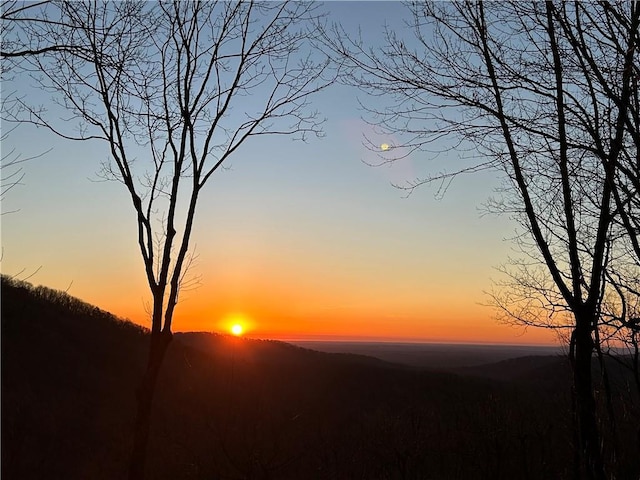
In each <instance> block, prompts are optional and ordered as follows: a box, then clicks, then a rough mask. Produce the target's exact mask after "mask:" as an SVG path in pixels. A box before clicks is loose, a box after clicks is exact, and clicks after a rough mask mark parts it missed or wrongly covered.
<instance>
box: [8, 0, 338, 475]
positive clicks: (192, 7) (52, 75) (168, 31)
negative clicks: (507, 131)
mask: <svg viewBox="0 0 640 480" xmlns="http://www.w3.org/2000/svg"><path fill="white" fill-rule="evenodd" d="M53 8H55V12H54V13H52V12H53V10H51V9H53ZM47 12H48V15H49V18H51V17H52V16H54V14H55V18H56V19H58V20H59V21H58V20H56V21H47V22H31V23H29V24H27V26H26V27H25V28H26V30H25V32H26V34H28V36H29V37H31V38H49V39H51V40H52V41H53V42H54V43H55V42H56V40H57V39H65V41H67V42H69V43H71V44H73V45H75V46H79V47H80V50H79V51H80V52H81V53H80V54H79V53H78V50H74V51H68V50H65V49H62V50H60V49H57V50H54V51H42V52H39V53H40V54H39V55H34V56H28V57H26V60H25V62H23V64H22V68H23V69H24V73H31V78H32V79H33V80H34V81H35V83H36V85H38V86H39V88H42V89H45V90H47V91H49V92H51V94H52V96H53V100H54V102H56V106H55V108H54V109H52V111H47V110H46V109H44V108H41V107H37V106H34V105H30V104H29V103H28V102H27V101H26V100H23V99H18V102H19V104H20V108H19V109H18V110H17V111H14V116H13V120H14V121H19V122H29V123H32V124H35V125H37V126H40V127H45V128H47V129H49V130H51V131H52V132H54V133H56V134H57V135H59V136H61V137H63V138H67V139H71V140H96V141H102V142H104V143H105V144H106V146H107V147H108V150H109V154H110V159H109V162H108V163H105V164H104V165H103V169H102V174H103V175H104V177H105V178H107V179H113V180H117V181H118V182H120V183H122V185H123V186H124V187H125V188H126V190H127V192H128V194H129V196H130V198H131V203H132V205H133V208H134V211H135V215H136V220H137V239H138V246H139V248H140V252H141V254H142V259H143V263H144V268H145V272H146V277H147V280H148V283H149V288H150V290H151V295H152V299H153V300H152V306H151V339H150V350H149V355H148V362H147V366H146V371H145V374H144V378H143V379H142V382H141V384H140V387H139V389H138V392H137V399H138V407H137V417H136V427H135V435H134V442H133V450H132V456H131V463H130V469H129V478H131V479H140V478H143V476H144V465H145V457H146V447H147V443H148V438H149V427H150V415H151V406H152V400H153V395H154V391H155V387H156V380H157V377H158V372H159V370H160V367H161V364H162V361H163V358H164V356H165V352H166V350H167V347H168V345H169V343H170V341H171V338H172V333H171V327H172V321H173V316H174V311H175V307H176V304H177V303H178V299H179V294H180V289H181V285H183V282H184V280H185V274H186V271H187V270H188V268H187V267H188V263H189V259H190V255H189V251H190V250H189V245H190V238H191V233H192V228H193V224H194V220H195V217H196V209H197V205H198V199H199V196H200V193H201V192H202V190H203V188H204V186H205V185H206V184H207V182H208V181H209V180H210V178H211V177H212V175H213V174H214V173H215V172H216V171H217V170H218V169H219V168H220V167H221V166H222V165H223V164H224V163H225V161H227V160H228V159H229V158H230V157H231V156H232V155H233V154H234V153H235V152H236V151H237V150H238V148H239V147H240V146H241V145H242V144H243V143H245V142H246V141H247V140H249V139H251V138H252V137H259V136H262V135H294V136H297V137H300V138H302V139H304V138H306V136H307V135H309V134H313V135H317V134H319V133H320V122H319V120H318V117H317V113H316V112H314V111H311V110H310V109H309V96H310V95H312V94H314V93H316V92H318V91H319V90H320V89H322V88H324V87H325V86H326V85H328V84H329V82H330V80H329V79H327V78H324V75H325V74H326V73H328V69H327V68H328V61H327V60H326V59H324V58H323V57H322V56H319V54H318V53H315V54H314V53H312V50H311V49H310V48H309V47H308V41H309V40H310V39H311V38H312V36H313V32H312V31H311V30H310V28H311V25H312V22H310V20H312V19H314V18H317V11H316V7H315V6H313V5H311V4H309V3H307V2H284V3H271V2H253V1H251V2H178V1H175V2H167V3H158V4H155V3H154V4H150V3H146V2H131V1H126V2H113V3H102V2H82V3H71V2H60V3H56V4H55V5H53V6H50V7H49V8H48V9H47ZM60 109H62V110H63V111H64V112H67V117H68V116H69V115H68V114H69V113H70V114H71V116H72V118H71V120H68V121H66V122H60V121H57V120H56V119H55V118H54V117H53V115H52V114H55V112H56V111H60ZM74 127H75V128H74Z"/></svg>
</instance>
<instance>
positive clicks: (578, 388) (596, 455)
mask: <svg viewBox="0 0 640 480" xmlns="http://www.w3.org/2000/svg"><path fill="white" fill-rule="evenodd" d="M576 320H577V322H576V323H577V327H576V330H575V356H574V359H573V388H574V392H575V397H574V398H575V402H576V405H575V412H576V417H577V418H576V420H577V428H578V433H579V435H578V437H579V450H580V457H581V459H582V462H581V463H582V466H583V475H584V477H585V478H587V479H589V480H605V478H606V477H605V474H604V465H603V461H602V451H601V448H600V434H599V431H598V423H597V420H596V418H597V417H596V402H595V398H594V395H593V384H592V372H591V370H592V356H593V350H594V344H593V339H592V338H591V322H590V318H587V319H586V320H587V321H586V322H585V321H584V320H585V319H582V318H576Z"/></svg>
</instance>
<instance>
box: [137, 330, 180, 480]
mask: <svg viewBox="0 0 640 480" xmlns="http://www.w3.org/2000/svg"><path fill="white" fill-rule="evenodd" d="M171 338H172V335H171V332H162V331H160V332H152V333H151V342H150V347H149V357H148V361H147V370H146V371H145V373H144V376H143V377H142V382H141V383H140V386H139V387H138V390H137V392H136V393H137V404H138V407H137V412H136V421H135V427H134V428H135V430H134V436H133V448H132V450H131V459H130V463H129V480H143V479H144V468H145V464H146V458H147V444H148V442H149V429H150V425H151V407H152V405H153V396H154V393H155V390H156V383H157V380H158V373H159V372H160V367H161V365H162V360H163V359H164V355H165V353H166V351H167V348H168V347H169V343H170V342H171Z"/></svg>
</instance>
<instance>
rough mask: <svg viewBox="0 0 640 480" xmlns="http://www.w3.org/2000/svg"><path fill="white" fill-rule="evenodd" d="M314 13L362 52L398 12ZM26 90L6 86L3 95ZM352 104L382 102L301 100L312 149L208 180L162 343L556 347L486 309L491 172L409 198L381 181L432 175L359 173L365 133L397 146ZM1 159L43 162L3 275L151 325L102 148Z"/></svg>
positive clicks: (363, 6) (497, 244)
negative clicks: (192, 258) (309, 108)
mask: <svg viewBox="0 0 640 480" xmlns="http://www.w3.org/2000/svg"><path fill="white" fill-rule="evenodd" d="M326 8H327V9H328V10H329V12H330V14H331V16H332V19H335V20H338V21H340V22H342V23H343V25H344V26H345V28H347V29H348V30H350V31H355V30H356V29H357V28H358V27H359V28H361V29H362V32H363V34H364V36H365V38H366V39H367V42H373V43H375V42H377V41H381V39H380V37H379V32H381V30H382V29H381V26H382V24H383V22H388V23H389V24H390V25H392V26H399V25H401V22H402V17H403V15H404V14H405V11H404V10H403V8H402V7H401V6H400V4H398V3H397V2H329V3H327V4H326ZM23 83H24V82H5V83H4V84H3V87H2V88H3V91H4V94H6V92H8V91H12V92H18V93H20V92H21V91H22V89H23V88H24V85H23ZM31 94H32V95H41V98H38V100H39V101H40V102H41V103H42V104H44V105H48V104H49V103H50V102H51V98H50V97H48V96H47V94H45V93H44V92H36V93H33V91H31ZM358 100H360V101H361V102H371V101H376V102H384V99H371V98H368V97H367V96H366V95H364V94H363V93H362V92H359V91H357V90H356V89H354V88H353V87H348V86H343V85H337V84H336V85H334V86H332V87H331V88H329V89H327V90H325V91H323V92H321V93H320V94H319V95H318V96H316V97H314V99H313V103H314V106H316V107H317V108H318V109H319V110H320V112H321V115H322V116H323V117H325V118H326V123H325V124H324V132H325V136H324V138H321V139H311V140H310V141H308V142H307V143H303V142H295V141H292V140H290V139H286V138H285V139H283V138H282V137H265V138H260V139H258V140H256V141H255V142H251V143H249V144H246V145H244V146H243V147H242V148H241V149H240V150H238V152H237V154H235V156H234V157H233V158H232V159H231V162H230V163H229V164H228V165H227V167H228V168H226V169H224V170H220V171H218V172H216V174H215V176H214V177H213V178H212V181H211V182H210V183H209V184H208V186H207V188H206V189H205V191H204V194H203V196H202V197H201V199H200V204H199V207H198V214H197V217H196V225H195V230H194V232H193V235H192V245H194V246H195V249H196V252H197V254H198V261H197V264H196V265H195V267H194V269H193V274H194V275H197V276H198V277H200V284H199V287H198V288H197V289H194V290H190V291H188V292H185V293H184V294H182V295H181V301H180V303H179V305H178V307H177V310H176V314H175V318H174V322H173V325H174V330H176V331H202V330H204V331H218V332H224V333H226V332H228V329H229V327H230V326H231V324H233V323H235V322H238V321H239V322H241V323H243V325H244V327H245V332H246V334H247V335H249V336H251V337H255V338H273V339H282V340H294V339H298V340H299V339H326V340H366V341H409V342H420V341H433V342H464V343H509V344H546V343H553V342H554V341H555V336H554V335H552V334H551V333H549V332H548V331H546V330H535V329H530V330H527V331H524V330H523V329H522V328H519V327H513V326H508V325H504V324H500V323H498V322H497V321H496V320H495V313H496V312H495V310H494V309H493V308H492V307H490V306H486V304H487V303H489V301H490V299H489V297H488V296H487V294H486V293H485V292H486V291H488V290H490V289H491V288H492V281H494V280H499V279H500V276H499V273H498V272H497V270H496V267H498V266H500V265H501V264H503V263H505V262H506V261H507V258H508V256H509V255H512V254H513V245H512V244H511V243H510V242H509V241H508V240H506V239H508V238H510V237H512V236H513V234H514V232H515V224H514V223H513V222H512V221H511V220H510V219H509V218H507V217H499V216H488V215H482V205H483V203H484V202H486V201H487V199H488V198H489V197H490V196H491V195H492V193H493V191H494V189H495V188H496V187H497V186H498V185H499V183H500V177H499V175H498V173H496V172H483V173H481V174H475V175H473V176H467V177H461V178H458V179H456V180H455V181H454V182H453V184H452V185H451V186H450V188H449V189H448V191H447V192H446V194H445V195H444V197H442V198H439V197H438V196H437V195H436V188H434V187H433V186H424V187H421V188H419V189H417V190H415V191H414V192H413V193H412V194H411V195H410V196H407V195H406V192H405V191H402V190H399V189H397V188H394V187H393V186H392V183H395V184H398V183H400V184H402V183H404V182H408V181H411V180H414V179H415V178H417V177H420V176H424V175H425V174H427V173H429V172H430V171H433V169H434V168H435V166H434V161H433V159H430V158H428V157H427V156H426V155H425V154H424V153H423V154H414V155H412V156H410V157H409V158H406V159H403V160H401V161H398V162H396V163H394V164H391V165H386V166H382V167H372V166H370V165H369V164H370V163H375V162H376V160H377V159H378V157H377V154H376V152H372V151H371V150H370V149H368V148H367V147H366V146H365V145H364V136H365V135H366V136H368V137H373V138H374V139H375V140H376V141H379V142H380V144H382V143H385V142H386V143H392V142H393V140H394V139H392V138H385V137H384V136H379V137H377V136H376V133H375V132H374V131H373V129H372V127H371V126H370V125H368V124H367V123H366V122H365V121H364V120H363V118H362V117H363V116H364V115H365V112H363V111H362V110H361V108H359V104H358ZM7 128H8V126H7V125H6V124H3V131H6V129H7ZM13 149H15V151H17V152H19V153H20V154H21V155H22V156H23V158H27V157H29V156H32V155H38V154H40V153H42V152H47V153H45V154H44V155H42V156H40V157H39V158H35V159H32V160H30V161H28V162H25V163H24V164H23V169H24V173H25V177H24V179H23V181H22V185H20V186H18V187H17V188H14V189H13V190H11V192H10V193H9V194H8V195H7V196H6V198H5V199H4V200H3V203H2V210H3V212H12V213H4V214H3V216H2V219H1V222H2V223H1V227H2V249H3V256H2V264H1V269H2V273H4V274H8V275H16V276H17V277H18V278H26V277H30V278H29V281H30V282H32V283H34V284H43V285H46V286H49V287H52V288H56V289H61V290H67V291H68V293H69V294H71V295H73V296H76V297H79V298H81V299H83V300H84V301H86V302H89V303H91V304H95V305H97V306H99V307H100V308H103V309H105V310H108V311H110V312H112V313H114V314H116V315H118V316H120V317H124V318H128V319H130V320H132V321H134V322H136V323H139V324H141V325H145V326H149V314H148V313H147V308H146V306H147V305H148V304H149V301H150V298H151V295H150V293H149V290H148V285H147V284H146V280H145V276H144V269H143V263H142V259H141V257H140V253H139V250H138V248H137V240H136V222H135V216H134V213H133V208H132V206H131V205H130V203H129V199H128V196H127V194H126V191H125V189H124V188H123V186H122V185H120V184H119V183H117V182H102V181H97V180H98V176H97V172H98V170H99V167H100V162H101V161H103V160H105V159H107V158H108V152H107V150H106V148H105V145H103V144H99V143H88V142H84V143H78V142H70V141H66V140H62V139H59V138H56V137H55V136H53V135H52V134H50V133H48V132H46V131H44V130H42V129H36V128H34V127H32V126H27V125H21V126H19V127H18V128H17V129H16V130H14V131H12V132H11V133H10V134H9V135H8V136H7V138H6V139H5V140H4V141H3V142H2V151H3V156H4V155H6V154H7V152H11V151H12V150H13ZM459 157H460V154H459V152H456V151H455V150H452V151H450V152H448V153H447V155H446V156H445V157H443V158H440V159H439V161H440V162H456V161H459ZM34 272H35V274H33V273H34ZM32 274H33V276H31V275H32Z"/></svg>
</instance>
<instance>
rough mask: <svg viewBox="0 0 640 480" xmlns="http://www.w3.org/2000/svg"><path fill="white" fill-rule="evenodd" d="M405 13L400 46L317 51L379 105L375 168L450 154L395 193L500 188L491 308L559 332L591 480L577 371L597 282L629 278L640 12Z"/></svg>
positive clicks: (591, 427) (589, 384)
mask: <svg viewBox="0 0 640 480" xmlns="http://www.w3.org/2000/svg"><path fill="white" fill-rule="evenodd" d="M408 7H409V8H410V10H411V13H412V15H411V21H410V22H408V27H409V28H410V29H411V31H412V34H413V35H412V37H413V38H412V40H411V41H405V39H403V38H401V36H400V35H399V34H398V33H397V32H395V31H393V30H391V29H390V28H387V29H386V30H385V35H386V44H385V45H384V46H383V47H382V48H378V47H377V46H376V49H374V48H369V47H367V46H365V45H364V44H363V42H362V41H361V40H360V39H359V38H353V37H351V38H349V36H348V35H346V34H345V32H344V31H343V30H341V29H340V28H339V27H335V29H334V31H333V32H330V34H329V33H328V34H327V35H325V40H326V42H327V44H328V45H329V46H330V48H331V49H332V50H333V51H335V52H336V53H337V54H338V55H339V57H340V60H341V61H344V62H346V64H347V66H348V67H349V69H350V71H349V74H348V75H347V77H346V80H347V81H348V82H349V83H352V84H355V85H357V86H358V87H360V88H362V89H364V90H365V91H367V92H369V93H371V94H374V95H378V96H380V95H386V96H387V98H390V99H393V100H394V103H393V104H392V105H390V106H388V107H387V108H376V107H373V108H372V107H368V106H367V105H368V104H367V103H366V102H363V105H364V108H365V109H366V110H368V112H369V113H370V114H371V117H372V119H371V122H372V123H374V124H376V125H377V126H378V127H379V128H380V129H381V130H383V131H384V132H387V133H393V134H395V136H396V137H397V138H399V141H398V143H397V144H396V145H391V146H390V147H391V148H390V147H389V146H388V145H385V146H384V147H382V148H380V149H379V151H380V156H381V158H382V160H383V161H394V160H396V159H398V158H402V157H404V156H406V155H409V154H410V153H413V152H416V151H422V150H424V151H429V152H432V153H431V154H432V155H433V152H434V150H436V151H437V152H438V153H443V152H445V151H448V150H451V149H457V150H458V151H459V152H466V155H467V156H466V159H465V160H466V161H465V162H463V163H462V165H461V166H460V167H453V168H452V169H451V170H449V171H445V172H443V173H438V174H433V175H430V176H428V177H427V178H424V179H419V180H416V181H415V182H413V183H411V184H410V185H408V186H407V187H406V188H408V189H409V190H411V189H413V188H415V187H417V186H419V185H422V184H424V183H427V182H434V181H439V182H443V185H444V188H446V185H447V182H448V181H450V180H451V179H452V178H453V177H455V176H456V175H460V174H463V173H473V172H478V171H481V170H487V169H495V170H499V171H502V172H503V173H504V174H505V175H504V178H505V185H504V189H502V190H501V192H502V195H501V198H499V199H498V200H495V201H493V202H492V203H491V204H490V206H491V207H493V208H494V209H496V210H497V211H499V212H502V213H508V214H510V215H511V216H513V217H514V218H515V219H517V220H518V221H519V223H520V225H521V226H522V232H521V235H520V236H519V237H518V238H517V241H518V244H519V246H520V247H521V249H522V252H523V254H524V260H520V261H518V262H516V264H514V265H513V266H512V267H510V268H507V273H508V274H509V275H510V279H511V281H509V282H508V285H507V286H508V287H509V288H508V289H505V290H502V291H500V292H499V293H498V295H497V296H496V297H495V298H496V302H497V304H498V306H499V307H500V308H501V311H502V313H503V314H504V315H505V316H506V318H509V319H511V320H515V321H516V322H517V323H520V324H525V325H534V326H547V327H553V328H557V327H560V328H568V329H569V331H570V347H571V348H570V357H571V361H572V365H573V389H574V394H575V395H574V398H575V415H576V420H577V422H576V425H577V432H578V438H579V441H577V442H576V444H577V450H576V452H577V458H578V459H579V461H578V462H577V463H576V465H577V467H576V468H577V470H578V471H580V472H582V473H581V475H584V476H585V477H587V478H597V479H604V478H605V477H606V474H605V469H606V466H605V461H604V459H603V454H602V450H601V440H602V439H601V434H600V432H599V428H598V418H597V412H596V401H595V397H594V388H593V379H592V367H591V365H592V357H593V355H594V351H595V350H596V348H597V346H598V345H599V340H600V338H599V333H600V327H601V325H602V320H603V318H604V314H607V313H608V314H612V315H614V312H613V311H610V312H603V308H604V307H605V306H606V303H605V302H603V299H604V298H605V296H606V295H607V294H611V293H612V291H613V290H614V289H612V284H611V282H610V281H609V279H610V278H611V275H616V273H615V272H618V274H619V273H621V272H623V271H624V272H626V278H627V279H628V278H630V277H632V276H633V275H635V278H638V272H639V268H638V267H639V262H638V259H639V258H640V256H638V251H639V250H638V218H639V217H638V198H639V197H638V183H637V181H638V166H639V165H640V163H639V161H638V159H639V157H638V138H639V132H638V115H639V109H638V89H637V85H638V77H639V67H640V51H639V50H640V49H639V48H638V46H639V44H640V40H639V33H638V32H639V27H640V6H639V5H638V3H637V2H621V3H615V4H611V3H608V2H603V3H599V4H592V3H582V2H574V3H569V2H562V3H554V2H547V3H529V4H526V3H521V2H499V3H483V2H465V3H462V2H456V3H448V2H447V3H439V2H433V3H426V4H425V3H422V2H412V3H409V4H408ZM448 139H451V140H452V141H451V142H447V140H448ZM453 139H455V140H453ZM442 142H445V143H442ZM443 145H444V146H443ZM371 147H372V148H373V147H375V145H373V143H372V144H371ZM608 275H609V277H608ZM619 278H620V279H621V280H624V278H623V277H622V276H620V277H619ZM618 287H619V288H620V289H622V290H619V295H618V299H617V301H616V302H615V303H616V305H617V306H616V308H618V307H620V304H621V303H622V302H621V300H620V299H621V298H623V297H624V298H627V296H628V295H629V294H632V293H633V292H632V291H631V290H629V288H632V287H633V285H631V284H629V283H627V282H626V281H622V282H620V284H619V285H618ZM635 293H636V294H637V290H636V291H635ZM618 313H620V312H618ZM617 321H618V322H619V321H622V322H628V321H629V319H628V318H627V319H624V318H622V317H621V316H620V315H619V314H617Z"/></svg>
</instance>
